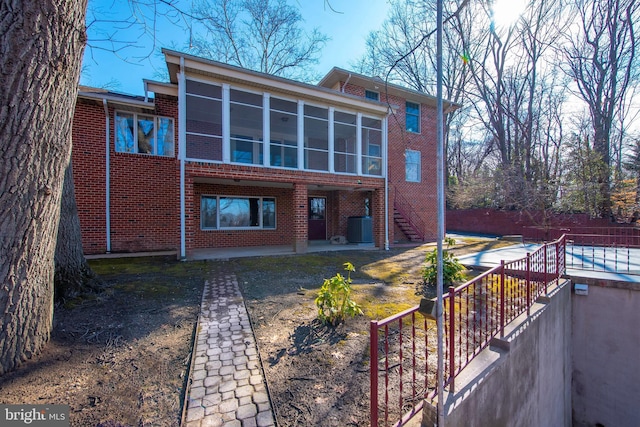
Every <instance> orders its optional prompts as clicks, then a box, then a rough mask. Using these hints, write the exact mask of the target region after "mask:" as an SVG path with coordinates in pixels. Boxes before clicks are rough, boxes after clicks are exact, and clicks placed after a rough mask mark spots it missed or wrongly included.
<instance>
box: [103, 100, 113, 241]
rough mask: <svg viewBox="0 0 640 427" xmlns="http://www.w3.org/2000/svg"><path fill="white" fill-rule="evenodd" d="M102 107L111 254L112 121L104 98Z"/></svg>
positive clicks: (108, 233) (107, 236)
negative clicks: (104, 129)
mask: <svg viewBox="0 0 640 427" xmlns="http://www.w3.org/2000/svg"><path fill="white" fill-rule="evenodd" d="M102 105H103V106H104V120H105V128H106V131H105V160H104V164H105V177H104V180H105V218H106V222H105V229H106V230H105V232H106V241H107V253H108V254H109V253H111V153H110V151H109V150H110V148H111V147H110V142H111V120H109V106H108V105H107V100H106V98H102Z"/></svg>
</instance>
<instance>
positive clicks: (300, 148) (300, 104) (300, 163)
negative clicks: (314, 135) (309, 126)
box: [298, 100, 304, 169]
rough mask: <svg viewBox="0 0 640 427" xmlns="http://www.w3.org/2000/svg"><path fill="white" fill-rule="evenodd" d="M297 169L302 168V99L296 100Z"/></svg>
mask: <svg viewBox="0 0 640 427" xmlns="http://www.w3.org/2000/svg"><path fill="white" fill-rule="evenodd" d="M298 169H304V101H302V100H299V101H298Z"/></svg>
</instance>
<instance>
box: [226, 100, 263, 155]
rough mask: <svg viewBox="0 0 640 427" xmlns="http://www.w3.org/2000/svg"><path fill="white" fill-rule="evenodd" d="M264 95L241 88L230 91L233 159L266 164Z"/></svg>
mask: <svg viewBox="0 0 640 427" xmlns="http://www.w3.org/2000/svg"><path fill="white" fill-rule="evenodd" d="M262 99H263V95H262V94H258V93H252V92H245V91H243V90H239V89H231V91H230V119H229V121H230V128H231V161H232V162H234V163H248V164H253V165H261V164H264V159H263V146H262V144H263V135H262V131H263V118H264V115H263V114H262V102H263V101H262Z"/></svg>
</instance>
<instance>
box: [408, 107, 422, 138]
mask: <svg viewBox="0 0 640 427" xmlns="http://www.w3.org/2000/svg"><path fill="white" fill-rule="evenodd" d="M406 122H407V131H408V132H415V133H420V104H415V103H413V102H409V101H407V104H406Z"/></svg>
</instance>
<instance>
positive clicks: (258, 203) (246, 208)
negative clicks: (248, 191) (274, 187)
mask: <svg viewBox="0 0 640 427" xmlns="http://www.w3.org/2000/svg"><path fill="white" fill-rule="evenodd" d="M200 227H201V228H202V229H203V230H217V229H244V228H247V229H254V228H258V229H275V228H276V199H275V198H273V197H226V196H202V197H201V199H200Z"/></svg>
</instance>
